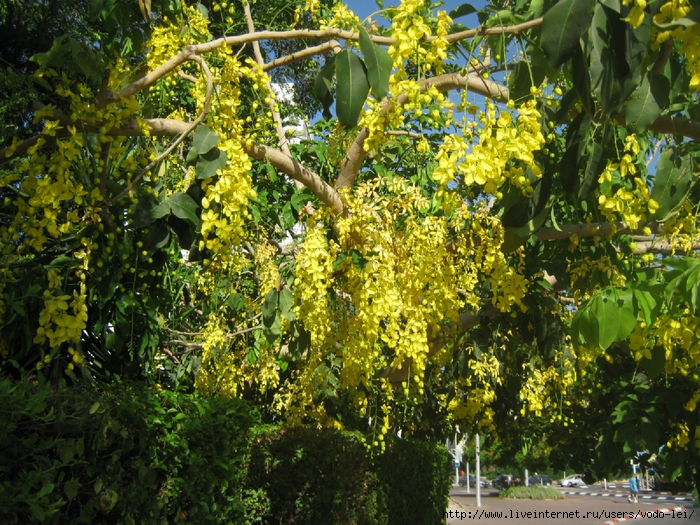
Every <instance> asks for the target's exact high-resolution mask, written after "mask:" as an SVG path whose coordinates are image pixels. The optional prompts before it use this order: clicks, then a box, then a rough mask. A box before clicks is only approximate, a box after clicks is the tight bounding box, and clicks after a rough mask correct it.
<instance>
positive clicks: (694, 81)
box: [623, 0, 700, 91]
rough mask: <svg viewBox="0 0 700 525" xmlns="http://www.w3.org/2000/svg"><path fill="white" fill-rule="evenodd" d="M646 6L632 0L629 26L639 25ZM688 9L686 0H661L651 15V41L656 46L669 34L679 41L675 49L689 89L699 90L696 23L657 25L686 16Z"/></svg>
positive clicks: (699, 30) (699, 31)
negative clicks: (687, 75) (682, 62)
mask: <svg viewBox="0 0 700 525" xmlns="http://www.w3.org/2000/svg"><path fill="white" fill-rule="evenodd" d="M632 1H633V0H623V4H625V5H628V4H630V3H631V2H632ZM646 7H647V1H646V0H634V5H633V6H632V9H631V10H630V14H629V16H628V17H627V20H628V21H629V22H630V23H631V24H632V27H635V28H637V27H639V26H640V25H642V23H643V22H644V18H645V16H646ZM692 10H693V6H692V5H691V3H690V2H689V1H688V0H670V1H668V2H666V3H664V4H663V5H662V6H661V8H660V9H659V10H658V12H657V13H656V14H655V15H654V17H653V22H654V23H653V24H652V26H651V42H652V48H656V49H658V47H659V46H661V44H663V43H664V42H666V41H667V40H668V39H669V38H673V39H675V40H676V41H677V42H680V43H681V45H680V50H679V51H680V52H681V53H682V54H684V55H685V58H686V65H685V68H686V71H688V73H690V83H689V87H690V89H691V90H693V91H700V24H690V25H681V26H679V27H677V28H675V29H672V30H663V29H660V28H659V26H663V25H666V24H672V23H673V22H675V21H677V20H680V19H682V18H686V17H687V16H688V14H689V13H690V12H691V11H692ZM657 24H658V25H657Z"/></svg>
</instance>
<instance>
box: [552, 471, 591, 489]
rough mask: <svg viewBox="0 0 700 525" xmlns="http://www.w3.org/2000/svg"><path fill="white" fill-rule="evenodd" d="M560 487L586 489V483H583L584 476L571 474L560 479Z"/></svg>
mask: <svg viewBox="0 0 700 525" xmlns="http://www.w3.org/2000/svg"><path fill="white" fill-rule="evenodd" d="M559 485H561V486H562V487H585V486H586V482H585V481H583V474H571V476H567V477H565V478H564V479H560V480H559Z"/></svg>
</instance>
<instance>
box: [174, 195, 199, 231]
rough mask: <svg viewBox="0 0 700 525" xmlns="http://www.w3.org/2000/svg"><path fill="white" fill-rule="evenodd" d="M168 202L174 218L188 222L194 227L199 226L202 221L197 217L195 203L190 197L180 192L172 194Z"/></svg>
mask: <svg viewBox="0 0 700 525" xmlns="http://www.w3.org/2000/svg"><path fill="white" fill-rule="evenodd" d="M168 202H169V203H170V208H171V209H172V210H173V214H174V215H175V216H176V217H179V218H180V219H183V220H185V221H187V222H189V223H190V224H192V226H194V227H197V226H199V225H200V224H201V222H202V220H201V219H200V218H199V217H198V216H197V203H196V202H194V199H192V197H190V196H189V195H187V194H186V193H182V192H178V193H173V194H172V195H171V196H170V199H168Z"/></svg>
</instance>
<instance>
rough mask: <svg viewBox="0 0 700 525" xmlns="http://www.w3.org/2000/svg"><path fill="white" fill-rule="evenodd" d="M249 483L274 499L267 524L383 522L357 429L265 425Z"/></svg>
mask: <svg viewBox="0 0 700 525" xmlns="http://www.w3.org/2000/svg"><path fill="white" fill-rule="evenodd" d="M249 486H251V487H255V488H258V489H262V490H263V491H264V492H265V493H266V494H267V495H268V498H269V500H270V514H269V515H268V516H267V517H266V518H265V523H266V524H270V525H271V524H277V523H284V524H290V525H301V524H348V525H350V524H357V525H360V524H368V525H369V524H372V525H374V524H384V523H387V521H386V518H385V517H382V515H381V512H380V511H381V510H382V509H380V508H379V507H378V505H377V500H378V499H379V496H380V494H381V490H380V487H379V485H378V483H377V477H376V475H375V474H374V472H373V471H372V463H371V461H370V459H369V458H368V456H367V453H366V450H365V446H364V444H363V443H362V439H361V437H360V436H359V435H358V434H354V433H352V432H345V431H339V430H317V429H313V428H294V429H284V428H278V427H271V428H266V429H261V432H260V433H259V435H258V437H257V438H256V439H255V446H254V447H253V449H252V456H251V462H250V467H249Z"/></svg>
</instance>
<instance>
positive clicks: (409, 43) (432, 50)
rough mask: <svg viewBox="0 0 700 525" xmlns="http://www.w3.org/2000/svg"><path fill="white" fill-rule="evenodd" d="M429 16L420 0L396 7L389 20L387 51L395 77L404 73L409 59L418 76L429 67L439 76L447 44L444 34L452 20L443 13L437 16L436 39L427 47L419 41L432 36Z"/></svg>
mask: <svg viewBox="0 0 700 525" xmlns="http://www.w3.org/2000/svg"><path fill="white" fill-rule="evenodd" d="M430 16H431V13H430V12H429V10H428V9H427V8H426V7H425V2H424V1H423V0H406V1H404V2H401V4H399V6H398V7H397V8H396V14H395V15H394V18H393V19H392V20H391V37H392V38H394V39H395V42H394V43H393V44H392V45H391V46H389V49H388V50H387V51H388V53H389V55H390V56H391V58H392V59H393V60H394V66H395V67H396V68H397V69H398V70H399V72H398V76H399V78H403V75H404V74H405V69H404V67H405V62H406V61H407V60H411V61H414V62H416V63H417V65H418V69H419V72H420V73H425V72H428V71H430V70H431V69H432V68H433V67H434V68H435V70H436V71H437V72H438V73H439V72H440V71H442V69H443V63H444V60H445V59H446V58H447V53H446V49H447V42H446V41H445V40H444V37H445V35H447V33H448V32H449V27H450V25H451V24H452V19H451V18H450V17H449V16H448V15H447V13H446V12H445V11H440V12H439V13H438V17H437V18H438V24H437V31H438V34H437V36H438V38H437V39H436V40H434V41H433V42H432V43H431V44H429V45H425V44H424V43H423V40H425V38H426V37H429V36H432V31H431V29H430V26H429V25H428V23H427V21H426V17H430Z"/></svg>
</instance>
